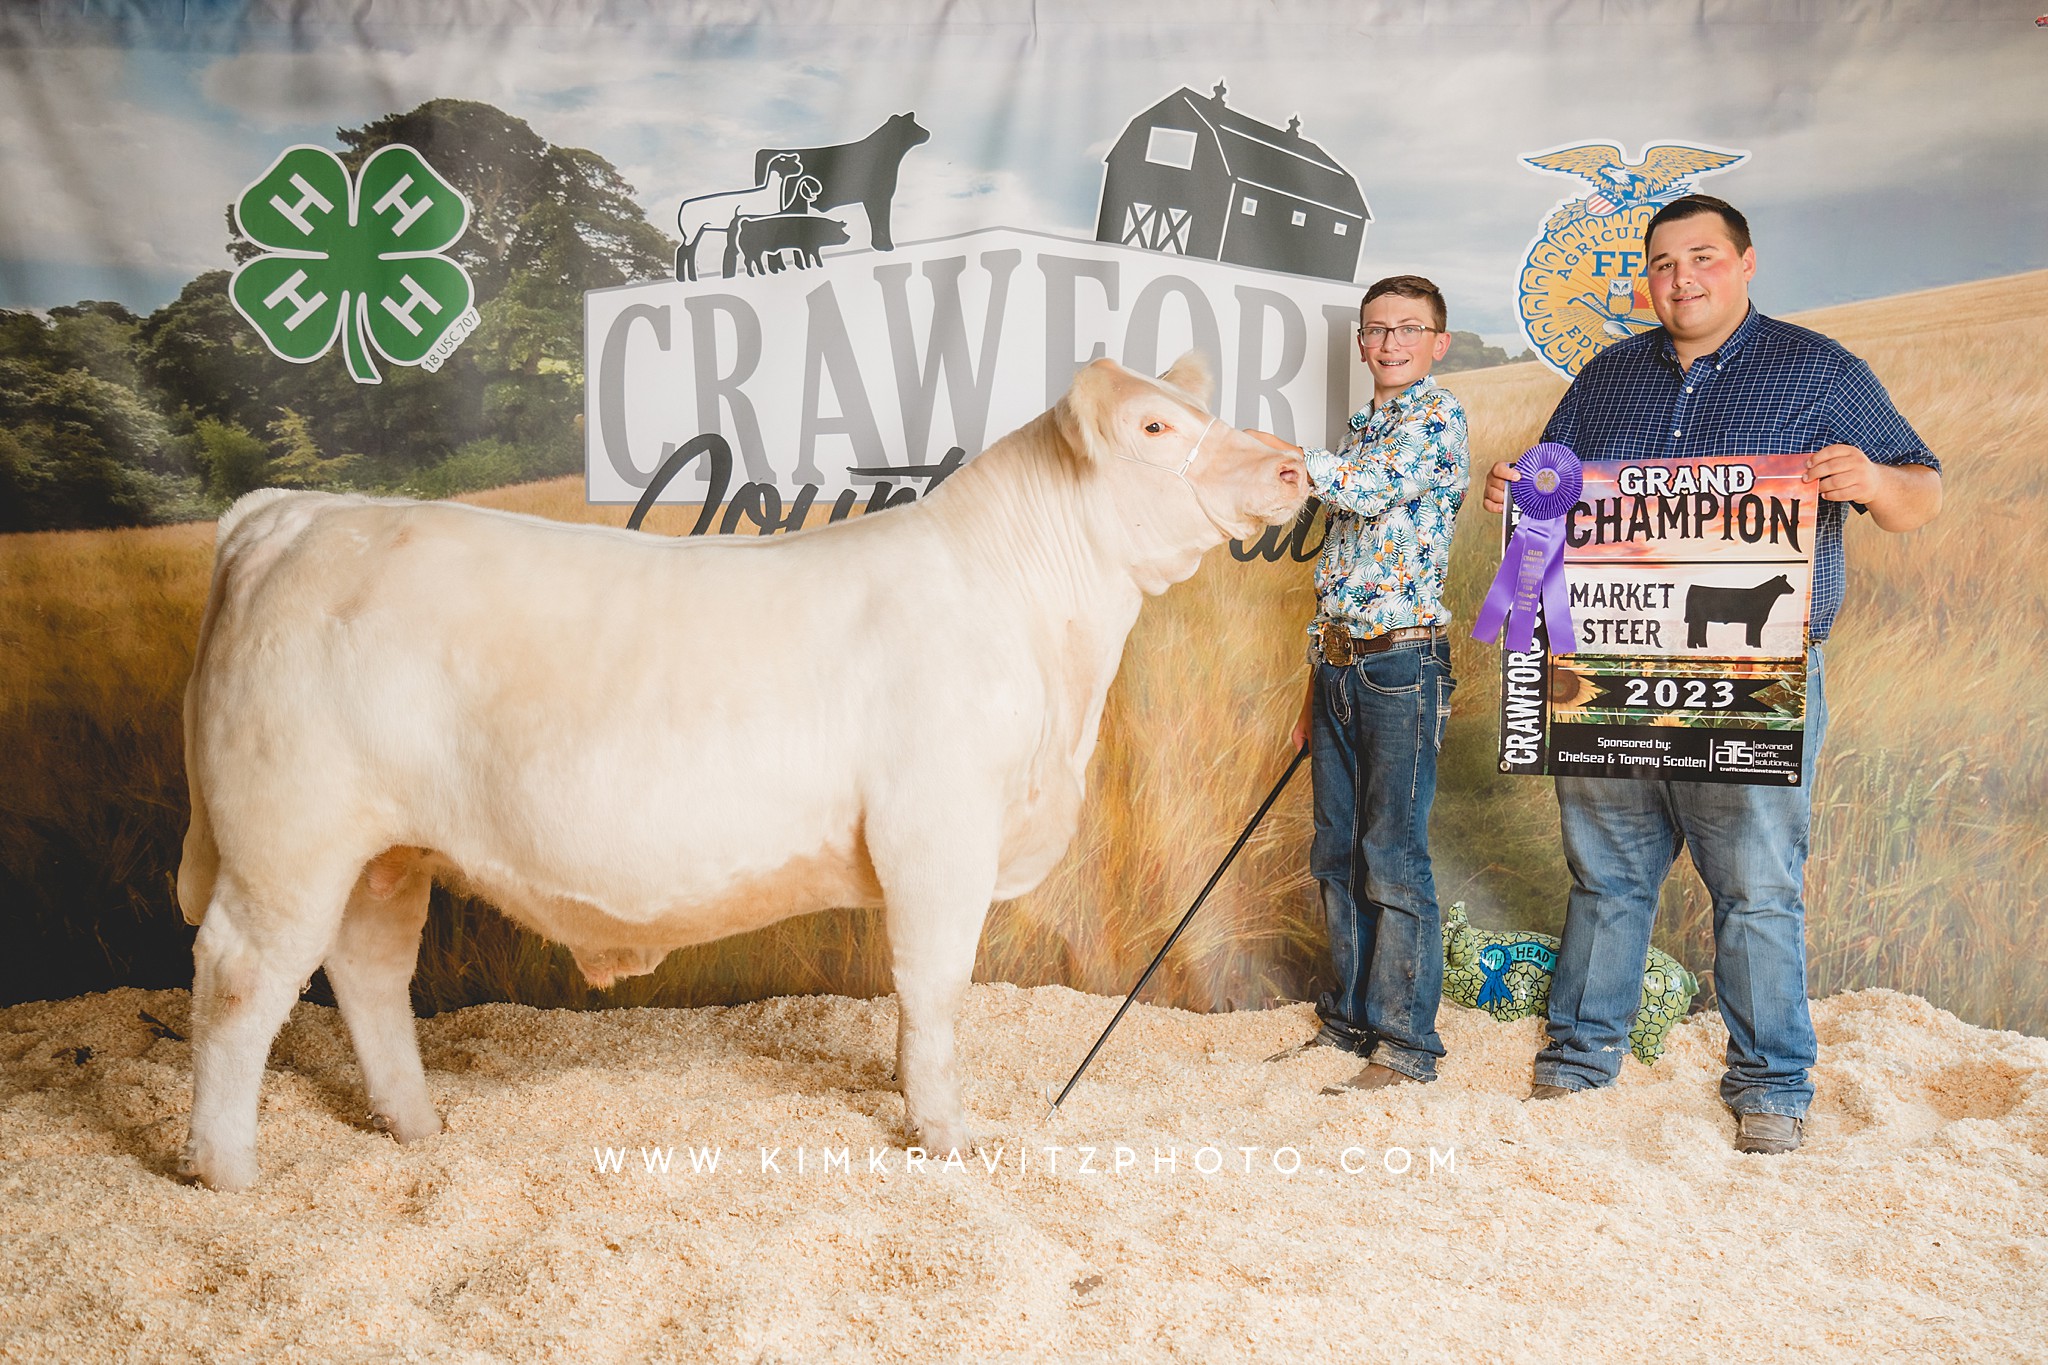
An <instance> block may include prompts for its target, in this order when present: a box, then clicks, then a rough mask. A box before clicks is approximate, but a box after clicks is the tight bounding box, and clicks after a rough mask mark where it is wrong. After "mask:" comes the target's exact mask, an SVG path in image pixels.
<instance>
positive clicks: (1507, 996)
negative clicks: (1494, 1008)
mask: <svg viewBox="0 0 2048 1365" xmlns="http://www.w3.org/2000/svg"><path fill="white" fill-rule="evenodd" d="M1479 970H1480V971H1482V972H1484V973H1485V974H1486V979H1485V980H1483V981H1481V982H1480V983H1479V999H1478V1001H1477V1004H1478V1006H1479V1008H1480V1009H1485V1008H1486V1007H1487V1006H1488V1005H1492V1004H1502V1005H1509V1004H1513V1003H1514V999H1515V996H1514V992H1513V991H1510V990H1509V989H1508V980H1507V978H1508V955H1507V951H1506V950H1505V949H1503V948H1499V947H1496V946H1494V945H1492V944H1488V945H1487V946H1486V947H1484V948H1481V949H1480V950H1479Z"/></svg>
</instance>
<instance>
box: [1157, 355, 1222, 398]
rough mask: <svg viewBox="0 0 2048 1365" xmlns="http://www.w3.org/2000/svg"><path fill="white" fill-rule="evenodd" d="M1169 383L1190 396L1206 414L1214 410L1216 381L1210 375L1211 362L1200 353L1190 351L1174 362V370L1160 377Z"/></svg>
mask: <svg viewBox="0 0 2048 1365" xmlns="http://www.w3.org/2000/svg"><path fill="white" fill-rule="evenodd" d="M1159 377H1160V378H1161V379H1163V380H1165V381H1166V382H1167V383H1169V384H1171V385H1173V386H1174V387H1175V388H1176V389H1179V390H1180V391H1181V392H1182V393H1185V394H1188V395H1190V396H1191V397H1193V398H1194V400H1195V405H1196V406H1197V407H1199V408H1201V409H1202V411H1204V412H1209V411H1212V410H1213V405H1214V404H1215V402H1216V380H1215V377H1214V376H1212V375H1211V374H1210V373H1209V362H1208V360H1207V359H1206V358H1205V357H1204V356H1203V355H1202V353H1201V352H1200V351H1189V352H1188V353H1187V354H1185V355H1183V356H1182V357H1181V358H1180V359H1179V360H1176V361H1174V362H1173V368H1172V369H1170V370H1168V371H1167V372H1166V373H1165V374H1162V375H1160V376H1159Z"/></svg>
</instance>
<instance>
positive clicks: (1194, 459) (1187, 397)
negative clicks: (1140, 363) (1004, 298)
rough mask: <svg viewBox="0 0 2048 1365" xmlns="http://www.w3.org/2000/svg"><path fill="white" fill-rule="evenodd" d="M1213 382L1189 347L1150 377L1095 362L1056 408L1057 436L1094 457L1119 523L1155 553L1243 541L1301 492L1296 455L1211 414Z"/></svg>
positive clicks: (1284, 516)
mask: <svg viewBox="0 0 2048 1365" xmlns="http://www.w3.org/2000/svg"><path fill="white" fill-rule="evenodd" d="M1211 387H1212V383H1211V380H1210V377H1209V367H1208V365H1207V363H1206V362H1204V360H1203V359H1202V357H1201V356H1200V355H1198V354H1197V353H1195V352H1193V351H1190V352H1188V353H1187V354H1186V355H1184V356H1182V357H1181V358H1180V359H1179V360H1177V361H1175V362H1174V363H1173V368H1172V369H1170V370H1168V371H1167V372H1166V373H1165V374H1163V375H1161V376H1160V377H1159V378H1157V379H1153V378H1151V377H1149V376H1147V375H1142V374H1136V373H1134V372H1132V371H1130V370H1127V369H1125V368H1124V367H1123V366H1121V365H1119V364H1117V363H1116V362H1115V361H1113V360H1098V361H1096V362H1094V363H1093V364H1091V365H1089V366H1087V367H1086V368H1084V369H1083V370H1082V371H1081V372H1080V373H1079V374H1078V375H1076V376H1074V386H1073V387H1072V388H1071V389H1069V390H1068V391H1067V396H1066V397H1065V398H1063V399H1061V400H1060V404H1059V406H1058V407H1057V408H1056V409H1054V417H1055V420H1056V421H1057V422H1058V424H1059V429H1060V434H1061V435H1062V436H1063V437H1064V438H1065V439H1066V441H1067V443H1068V444H1069V445H1071V446H1072V447H1073V448H1074V450H1075V452H1076V453H1077V454H1078V455H1080V456H1081V457H1082V458H1084V459H1086V460H1089V461H1092V462H1094V463H1095V464H1096V466H1097V472H1098V474H1099V475H1100V477H1101V478H1102V480H1103V481H1104V482H1105V483H1106V484H1107V485H1109V487H1110V488H1111V489H1112V490H1113V493H1114V496H1115V497H1116V500H1117V503H1118V505H1119V506H1120V508H1122V509H1123V512H1124V520H1125V521H1126V523H1127V524H1128V525H1130V526H1131V527H1132V528H1133V529H1134V530H1135V531H1137V532H1139V533H1140V534H1141V536H1142V537H1143V538H1144V539H1146V540H1148V541H1151V542H1154V543H1155V545H1156V548H1157V549H1158V550H1159V551H1161V552H1163V553H1167V554H1172V553H1175V552H1180V553H1188V552H1192V553H1193V554H1195V555H1197V556H1199V555H1200V553H1201V552H1202V551H1204V550H1207V549H1209V548H1211V547H1212V546H1215V545H1217V544H1220V543H1221V542H1222V541H1224V540H1231V539H1235V540H1245V539H1250V538H1251V537H1253V536H1256V535H1257V534H1258V532H1259V528H1261V527H1263V526H1276V525H1279V524H1281V523H1283V522H1287V521H1291V520H1293V518H1294V516H1295V514H1296V513H1298V512H1299V511H1300V510H1301V506H1302V503H1304V502H1305V501H1307V499H1308V477H1307V474H1306V472H1305V471H1304V470H1303V468H1302V464H1301V457H1300V456H1299V455H1297V454H1295V453H1294V452H1293V451H1292V450H1282V449H1276V448H1275V447H1273V446H1271V445H1268V444H1266V443H1265V442H1263V441H1260V440H1258V439H1256V438H1254V437H1251V436H1247V435H1246V434H1245V433H1243V432H1241V431H1239V430H1237V429H1236V428H1235V427H1233V426H1230V425H1229V424H1228V423H1226V422H1223V421H1222V420H1220V419H1217V418H1213V417H1211V416H1210V415H1209V411H1208V406H1209V402H1210V389H1211ZM1192 571H1193V569H1192V566H1190V567H1189V569H1188V572H1192Z"/></svg>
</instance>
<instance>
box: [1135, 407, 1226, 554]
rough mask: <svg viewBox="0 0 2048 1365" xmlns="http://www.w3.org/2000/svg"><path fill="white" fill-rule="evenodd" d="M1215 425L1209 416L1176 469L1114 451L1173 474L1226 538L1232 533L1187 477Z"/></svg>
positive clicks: (1138, 462) (1212, 418)
mask: <svg viewBox="0 0 2048 1365" xmlns="http://www.w3.org/2000/svg"><path fill="white" fill-rule="evenodd" d="M1215 427H1216V419H1215V418H1214V417H1211V418H1210V419H1209V425H1208V426H1205V427H1203V428H1202V434H1201V435H1200V436H1197V437H1196V438H1195V444H1194V445H1193V446H1192V447H1191V448H1190V449H1189V450H1188V457H1187V458H1186V459H1185V460H1182V461H1181V462H1180V468H1178V469H1170V468H1168V467H1167V466H1166V465H1163V464H1153V463H1152V462H1151V461H1150V460H1141V459H1139V458H1138V457H1137V456H1135V455H1126V454H1124V453H1123V452H1122V451H1121V450H1119V451H1116V452H1114V453H1115V455H1116V457H1117V458H1118V459H1119V460H1129V461H1130V462H1131V463H1132V464H1141V465H1143V466H1145V468H1147V469H1156V470H1159V471H1160V472H1161V473H1164V474H1171V475H1173V477H1175V478H1176V479H1179V480H1180V481H1181V482H1182V483H1184V484H1186V485H1187V486H1188V493H1189V495H1190V496H1192V497H1193V498H1194V500H1195V506H1197V507H1199V508H1201V509H1202V515H1203V516H1204V517H1207V518H1208V520H1209V524H1210V525H1211V526H1214V527H1215V528H1216V529H1217V530H1219V531H1221V532H1223V536H1224V539H1226V540H1228V539H1229V538H1230V537H1231V535H1232V532H1231V530H1230V528H1229V527H1227V526H1225V525H1224V524H1223V523H1222V522H1220V521H1218V520H1216V514H1215V513H1214V512H1211V511H1210V510H1209V504H1208V502H1207V501H1206V500H1205V499H1204V498H1203V497H1202V490H1201V489H1199V488H1197V487H1195V484H1194V480H1192V479H1190V478H1189V477H1188V470H1190V469H1192V468H1193V467H1194V464H1195V457H1196V456H1197V455H1200V454H1201V453H1202V442H1204V441H1206V440H1208V439H1209V433H1210V432H1211V431H1212V430H1214V429H1215Z"/></svg>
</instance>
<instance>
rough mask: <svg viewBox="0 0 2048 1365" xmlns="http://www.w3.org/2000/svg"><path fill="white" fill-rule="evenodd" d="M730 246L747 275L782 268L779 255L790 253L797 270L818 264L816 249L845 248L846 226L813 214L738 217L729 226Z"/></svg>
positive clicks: (766, 272)
mask: <svg viewBox="0 0 2048 1365" xmlns="http://www.w3.org/2000/svg"><path fill="white" fill-rule="evenodd" d="M732 240H733V246H734V247H735V248H736V249H737V250H738V251H739V254H740V260H741V262H742V263H743V264H744V265H745V266H746V269H747V273H748V274H749V275H766V274H772V273H774V272H776V271H779V270H781V269H782V255H783V253H784V252H793V253H794V254H795V255H796V258H797V259H796V265H797V268H798V269H800V270H801V269H803V268H804V267H806V266H813V265H816V264H818V248H819V247H826V246H844V245H845V244H846V242H847V240H848V238H847V234H846V224H844V223H842V222H840V221H839V220H838V219H837V218H827V217H825V216H824V215H823V214H816V213H771V214H766V215H764V216H762V217H759V218H738V219H735V220H733V225H732Z"/></svg>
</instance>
